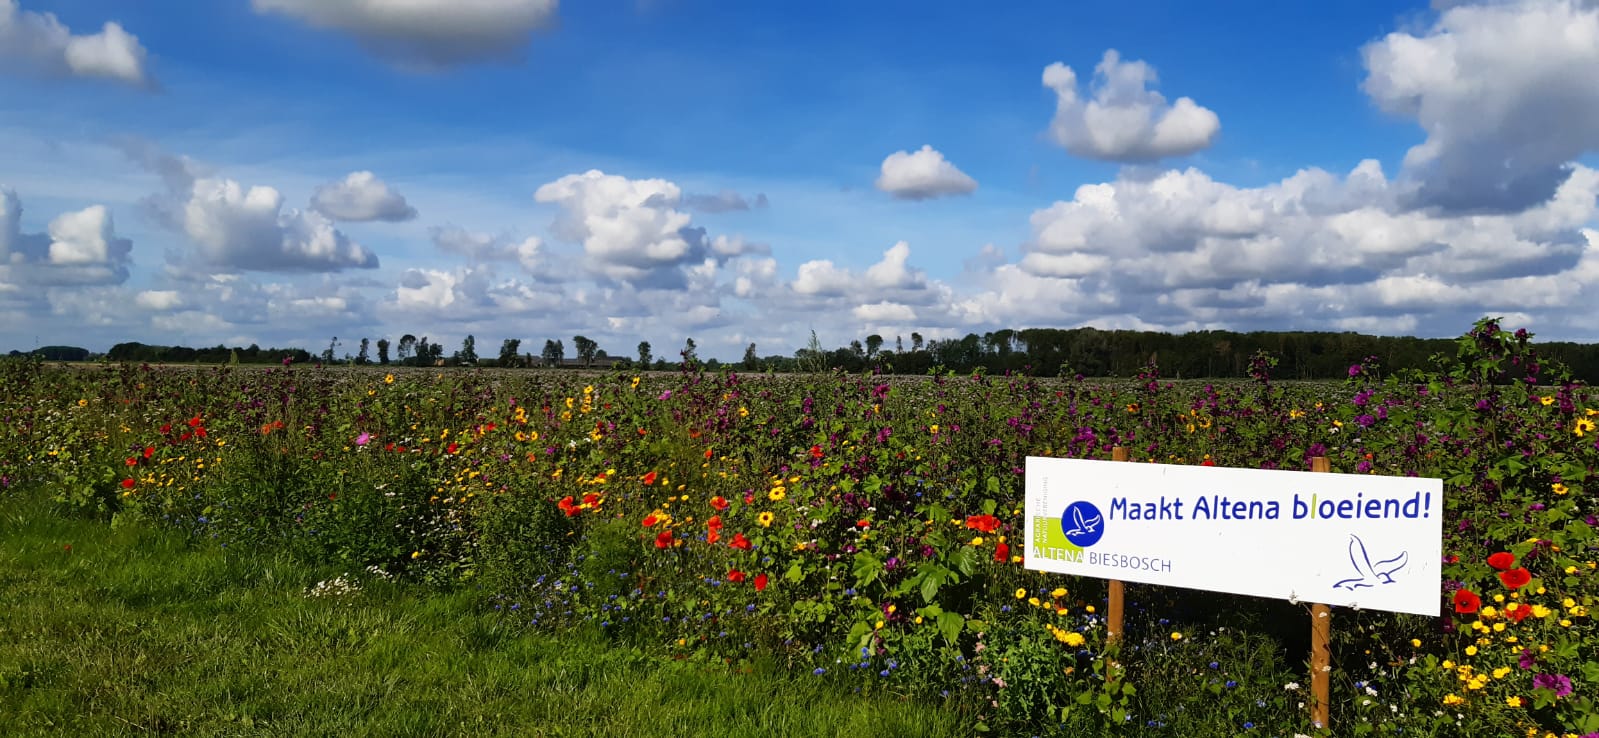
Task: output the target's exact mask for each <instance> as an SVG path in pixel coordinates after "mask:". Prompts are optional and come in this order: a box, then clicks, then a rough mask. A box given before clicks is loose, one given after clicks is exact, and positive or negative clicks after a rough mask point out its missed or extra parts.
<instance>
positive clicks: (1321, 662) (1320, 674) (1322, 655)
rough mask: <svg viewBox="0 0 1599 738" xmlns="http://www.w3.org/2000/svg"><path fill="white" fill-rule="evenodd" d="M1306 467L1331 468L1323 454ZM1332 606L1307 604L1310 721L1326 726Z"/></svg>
mask: <svg viewBox="0 0 1599 738" xmlns="http://www.w3.org/2000/svg"><path fill="white" fill-rule="evenodd" d="M1310 470H1311V471H1312V472H1319V473H1322V474H1325V473H1328V472H1331V471H1332V464H1331V463H1330V462H1329V461H1328V460H1327V457H1325V456H1317V457H1315V458H1313V459H1311V460H1310ZM1331 683H1332V608H1330V607H1328V606H1326V605H1323V604H1321V603H1316V604H1313V605H1311V606H1310V722H1311V723H1312V724H1314V725H1315V726H1316V727H1318V728H1327V727H1329V725H1328V718H1329V716H1330V710H1331V697H1332V688H1331Z"/></svg>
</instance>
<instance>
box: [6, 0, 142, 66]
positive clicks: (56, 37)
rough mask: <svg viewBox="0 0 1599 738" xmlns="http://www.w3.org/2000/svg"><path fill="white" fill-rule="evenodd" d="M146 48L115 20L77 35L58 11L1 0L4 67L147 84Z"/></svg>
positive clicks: (12, 0) (15, 0)
mask: <svg viewBox="0 0 1599 738" xmlns="http://www.w3.org/2000/svg"><path fill="white" fill-rule="evenodd" d="M146 56H147V53H146V51H145V49H144V47H143V46H141V45H139V39H138V37H137V36H134V35H133V34H131V33H128V32H127V31H126V30H124V29H123V28H122V26H121V25H120V24H118V23H115V22H107V23H106V24H105V25H104V26H103V27H101V29H100V32H99V33H91V34H74V33H72V31H70V30H69V29H68V28H67V27H66V26H65V25H63V24H62V23H61V21H60V20H58V19H57V18H56V16H55V14H54V13H39V12H34V11H28V10H23V9H22V8H21V7H20V6H19V5H18V3H17V0H0V62H9V63H0V68H6V67H9V68H12V69H18V70H31V71H34V72H36V73H40V74H49V75H72V76H78V77H99V78H102V79H110V80H114V81H117V82H123V83H126V84H130V85H135V86H141V87H142V86H147V85H149V84H150V79H149V78H148V77H147V76H146V73H145V65H144V62H145V57H146Z"/></svg>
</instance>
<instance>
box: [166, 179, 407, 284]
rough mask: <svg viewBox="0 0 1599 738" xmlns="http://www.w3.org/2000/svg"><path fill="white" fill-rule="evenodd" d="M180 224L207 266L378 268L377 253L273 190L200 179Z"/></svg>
mask: <svg viewBox="0 0 1599 738" xmlns="http://www.w3.org/2000/svg"><path fill="white" fill-rule="evenodd" d="M180 223H181V226H182V229H183V232H184V233H186V234H187V235H188V236H189V238H191V239H192V240H193V241H194V242H195V243H196V244H198V245H199V247H200V248H199V251H198V252H197V254H196V256H197V257H198V259H199V263H200V265H201V266H203V267H207V268H213V269H217V270H222V271H227V270H234V269H246V270H256V271H268V272H271V271H279V272H293V271H330V270H339V269H348V268H358V269H374V268H376V267H377V266H378V257H377V255H376V254H374V253H372V251H371V250H369V249H367V248H366V247H365V246H362V245H360V244H358V243H356V242H354V241H352V240H350V239H349V237H347V236H345V235H344V234H343V233H342V232H340V231H339V230H338V229H336V228H334V227H333V222H332V221H330V220H328V219H327V218H325V217H323V216H322V215H321V214H320V213H316V212H302V211H299V210H295V209H293V208H285V207H283V195H282V194H281V193H279V192H278V191H277V190H276V189H274V188H272V187H266V186H261V185H256V186H252V187H249V188H246V187H244V186H243V185H240V184H239V183H238V182H235V181H233V180H231V179H221V178H209V177H208V178H202V179H197V180H195V181H194V184H193V185H192V187H191V188H190V191H189V193H188V199H187V200H186V201H185V202H184V203H183V205H182V208H181V221H180Z"/></svg>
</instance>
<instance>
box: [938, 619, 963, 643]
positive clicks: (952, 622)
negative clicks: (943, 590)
mask: <svg viewBox="0 0 1599 738" xmlns="http://www.w3.org/2000/svg"><path fill="white" fill-rule="evenodd" d="M965 625H966V618H964V617H961V614H960V613H958V612H946V613H942V614H940V615H939V616H938V632H940V633H942V634H944V640H947V641H949V642H950V644H951V645H954V644H955V643H956V639H958V638H960V635H961V628H963V627H965Z"/></svg>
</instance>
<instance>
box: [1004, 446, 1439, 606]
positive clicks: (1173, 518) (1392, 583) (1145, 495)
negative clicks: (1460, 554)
mask: <svg viewBox="0 0 1599 738" xmlns="http://www.w3.org/2000/svg"><path fill="white" fill-rule="evenodd" d="M1026 520H1027V532H1026V536H1025V538H1026V551H1025V557H1026V559H1025V560H1026V566H1027V568H1029V569H1038V570H1041V571H1051V572H1057V573H1061V574H1077V575H1080V576H1089V577H1098V578H1100V579H1120V580H1123V581H1128V582H1144V583H1148V584H1163V585H1170V586H1174V587H1188V588H1191V589H1203V590H1211V591H1216V592H1231V593H1234V594H1242V595H1254V596H1258V597H1272V598H1276V599H1287V600H1296V601H1299V602H1319V603H1323V604H1327V605H1345V606H1349V607H1362V608H1366V609H1370V610H1390V611H1394V612H1408V613H1416V614H1418V615H1437V614H1438V612H1439V607H1440V603H1441V599H1440V598H1441V596H1442V595H1441V592H1442V578H1441V573H1440V569H1439V565H1440V559H1441V558H1442V556H1443V540H1442V535H1443V481H1442V480H1439V479H1425V478H1418V477H1384V476H1374V475H1366V474H1315V473H1311V472H1300V471H1278V470H1262V469H1231V468H1225V467H1208V466H1173V465H1169V464H1142V463H1131V462H1115V461H1090V460H1086V459H1051V458H1041V457H1034V456H1030V457H1028V459H1027V518H1026Z"/></svg>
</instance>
